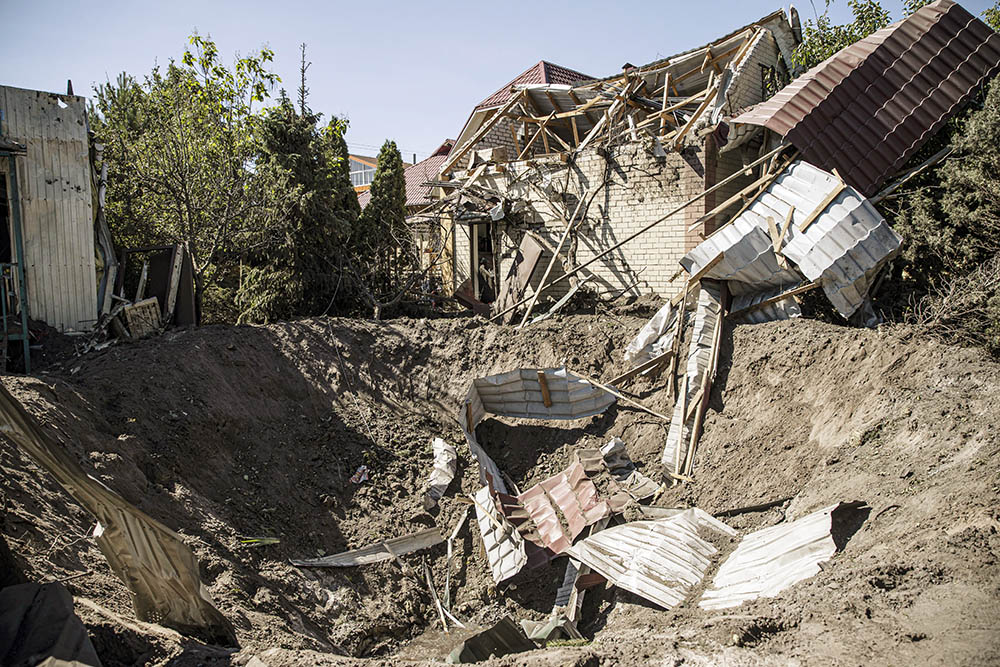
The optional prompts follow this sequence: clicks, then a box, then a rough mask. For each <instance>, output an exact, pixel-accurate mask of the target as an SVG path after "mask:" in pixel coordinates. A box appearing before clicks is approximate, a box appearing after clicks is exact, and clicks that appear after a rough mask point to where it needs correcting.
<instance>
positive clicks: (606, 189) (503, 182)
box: [454, 137, 749, 298]
mask: <svg viewBox="0 0 1000 667" xmlns="http://www.w3.org/2000/svg"><path fill="white" fill-rule="evenodd" d="M706 153H707V154H706ZM742 166H743V163H742V159H741V153H740V151H733V152H731V153H728V154H724V155H721V156H720V155H718V154H717V153H716V150H715V148H714V144H713V143H712V139H711V137H709V138H708V139H707V140H704V141H703V140H699V141H697V142H696V143H695V144H693V145H689V146H687V147H686V148H685V149H684V150H682V151H679V152H670V153H667V154H665V155H660V156H657V155H655V154H654V151H653V150H652V149H651V148H650V147H647V146H646V145H644V144H642V143H638V142H630V143H626V144H624V145H620V146H617V147H615V148H614V149H612V150H610V151H608V152H607V153H603V152H599V151H597V150H590V151H585V152H584V153H583V154H582V155H580V156H578V157H577V158H576V160H575V161H573V162H571V163H565V162H558V161H542V160H538V161H532V160H529V161H524V162H515V163H508V164H507V165H506V168H505V169H504V170H502V171H500V170H496V169H492V168H491V169H488V170H487V171H486V172H484V173H483V174H482V175H481V176H480V177H479V179H478V180H477V183H478V184H480V185H482V186H484V187H486V188H489V189H490V190H493V191H495V192H497V193H499V194H501V195H503V196H504V197H506V198H507V199H509V200H510V201H513V202H515V205H514V206H513V207H512V211H511V212H510V213H508V215H507V218H506V219H505V220H504V221H501V222H499V223H498V224H499V225H500V228H499V233H498V234H496V237H495V238H494V239H493V241H494V242H497V241H498V246H499V247H494V248H493V250H494V251H495V252H499V253H500V261H499V269H500V275H501V277H502V276H505V275H508V273H509V272H510V271H511V269H512V267H513V265H514V263H515V262H516V261H517V258H518V252H517V249H518V246H519V245H520V242H521V237H522V235H523V234H524V233H525V231H524V230H528V233H529V234H533V235H535V236H536V238H540V239H541V241H542V243H541V245H542V246H543V248H544V252H543V254H542V257H541V260H540V261H539V264H538V266H539V267H540V268H539V270H536V271H535V272H534V274H533V275H532V277H531V282H530V286H531V289H532V290H537V289H538V288H539V287H540V283H541V279H542V275H543V273H544V268H542V267H546V266H547V265H548V264H549V261H550V260H551V257H552V251H553V250H554V249H555V248H556V247H557V246H558V245H559V241H560V238H561V237H562V235H563V233H564V232H565V229H566V224H565V222H564V218H565V219H567V220H568V219H569V218H570V217H571V216H572V215H573V212H574V210H575V209H576V208H577V204H578V202H579V201H580V199H581V198H583V199H584V203H583V205H581V206H580V211H579V213H578V214H577V217H576V218H575V219H574V220H573V224H574V225H575V226H576V232H577V233H576V234H575V239H574V238H573V237H572V236H571V238H570V239H568V240H567V243H566V244H565V246H564V247H563V248H562V250H561V252H560V261H557V262H556V264H555V266H554V267H553V270H552V273H551V275H550V277H549V281H551V280H553V279H555V278H558V277H559V276H560V275H562V273H563V262H564V261H566V262H567V263H568V264H569V265H570V266H576V265H579V264H582V263H584V262H587V261H588V260H590V259H592V258H594V257H595V256H596V255H598V254H600V253H602V252H604V251H605V250H607V249H608V248H610V247H611V246H613V245H615V244H616V243H618V242H619V241H621V240H622V239H624V238H626V237H628V236H630V235H632V234H634V233H635V232H637V231H639V230H640V229H642V228H644V227H646V226H647V225H649V224H650V223H652V222H654V221H656V220H658V219H660V218H662V217H663V216H664V215H665V214H667V213H669V212H670V211H671V210H673V209H675V208H677V207H679V206H681V205H682V204H684V203H685V202H687V201H688V200H690V199H691V198H693V197H696V196H698V195H700V194H702V193H703V192H704V190H705V188H706V187H709V186H711V185H714V184H715V183H716V182H718V181H721V180H722V179H724V178H725V177H726V176H728V175H730V174H732V173H734V172H735V171H737V170H739V169H740V168H742ZM745 180H746V181H748V180H749V177H747V178H746V179H735V180H734V181H733V182H732V183H731V184H728V185H727V186H726V187H725V188H721V189H720V190H719V191H717V192H715V193H711V194H710V195H709V196H707V197H704V198H703V199H701V200H699V201H697V202H695V203H694V204H692V205H690V206H688V207H686V208H685V209H684V210H682V211H681V212H679V213H677V214H675V215H673V216H671V217H670V218H668V219H666V220H664V221H663V222H661V223H660V224H658V225H657V226H655V227H653V228H652V229H650V230H649V231H647V232H645V233H644V234H642V235H641V236H640V237H638V238H636V239H635V240H634V241H632V242H630V243H628V244H626V245H624V246H622V247H621V248H619V249H616V250H615V251H614V252H612V253H610V254H608V255H607V256H606V257H604V258H602V259H601V260H599V261H597V262H595V263H594V264H592V265H591V266H589V267H588V269H587V270H585V271H584V272H583V273H582V275H581V278H587V277H588V276H592V277H591V278H590V279H589V281H588V287H589V288H590V289H593V290H595V291H597V292H598V293H600V294H602V295H612V294H619V293H622V292H625V293H627V294H631V295H639V294H650V293H651V294H657V295H659V296H661V297H664V298H670V297H672V296H674V295H676V294H677V293H679V292H680V290H681V289H682V288H683V284H684V280H683V275H682V274H681V273H680V272H679V267H680V265H679V261H680V259H681V258H682V257H683V256H684V254H685V253H686V252H688V251H690V250H691V249H692V248H694V247H695V246H696V245H697V244H698V243H700V242H701V241H702V239H703V237H704V235H705V234H708V233H711V231H713V229H714V227H713V221H712V220H711V219H710V220H708V221H701V222H699V221H700V219H701V218H703V217H704V215H705V214H706V213H707V212H709V211H711V210H712V209H713V208H714V207H715V206H716V205H717V203H721V202H722V201H724V200H725V199H727V198H728V197H730V196H731V195H732V194H733V193H735V192H737V191H739V190H740V189H741V188H742V187H743V186H744V184H745V183H744V181H745ZM595 190H596V194H595ZM591 197H592V199H591ZM588 202H589V206H588ZM716 217H717V218H718V217H720V216H716ZM696 223H697V224H696ZM480 225H482V223H480ZM692 225H694V226H695V227H694V229H693V230H692V229H691V227H692ZM486 234H489V231H488V230H482V231H479V232H478V236H479V237H482V236H484V235H486ZM454 238H455V265H456V275H455V284H456V285H460V284H461V283H462V282H463V281H465V280H466V279H468V278H470V277H472V275H473V271H474V270H475V269H476V268H477V261H476V257H477V256H479V255H478V252H474V248H473V244H474V243H477V241H476V239H477V230H476V225H472V224H459V225H456V230H455V237H454ZM478 243H480V245H481V244H482V242H481V241H479V242H478ZM476 250H477V251H478V250H479V249H478V248H477V249H476ZM480 279H482V278H480ZM571 284H572V283H571V282H570V281H569V280H567V281H563V282H561V283H559V284H557V285H555V286H553V287H552V288H550V289H548V290H546V292H545V295H546V296H547V297H549V298H558V297H560V296H562V295H564V294H566V292H567V291H568V290H569V289H570V287H571Z"/></svg>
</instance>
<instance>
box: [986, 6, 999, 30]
mask: <svg viewBox="0 0 1000 667" xmlns="http://www.w3.org/2000/svg"><path fill="white" fill-rule="evenodd" d="M982 16H983V21H984V22H985V23H986V25H988V26H989V27H991V28H993V29H994V30H996V31H997V32H1000V2H995V3H993V6H992V7H987V8H986V9H984V10H983V14H982Z"/></svg>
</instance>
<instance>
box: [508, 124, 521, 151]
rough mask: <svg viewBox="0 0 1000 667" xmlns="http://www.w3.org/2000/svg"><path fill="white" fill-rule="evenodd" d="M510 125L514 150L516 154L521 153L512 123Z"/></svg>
mask: <svg viewBox="0 0 1000 667" xmlns="http://www.w3.org/2000/svg"><path fill="white" fill-rule="evenodd" d="M509 127H510V137H511V139H513V140H514V150H516V151H517V153H518V155H520V154H521V143H520V142H519V141H518V140H517V130H515V129H514V123H511V124H510V125H509Z"/></svg>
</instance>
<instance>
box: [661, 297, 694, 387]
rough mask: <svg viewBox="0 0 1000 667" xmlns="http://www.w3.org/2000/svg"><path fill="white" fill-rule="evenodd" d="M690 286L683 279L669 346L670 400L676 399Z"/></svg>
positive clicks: (668, 384) (668, 381)
mask: <svg viewBox="0 0 1000 667" xmlns="http://www.w3.org/2000/svg"><path fill="white" fill-rule="evenodd" d="M690 288H691V281H690V280H685V281H684V289H683V290H682V291H681V300H680V303H679V306H680V310H678V311H677V321H676V322H674V341H673V345H671V346H670V377H669V378H668V379H667V393H669V394H670V398H671V400H673V401H674V402H676V401H677V360H678V358H679V356H680V353H681V337H682V336H683V335H684V316H685V314H686V313H687V295H688V290H689V289H690Z"/></svg>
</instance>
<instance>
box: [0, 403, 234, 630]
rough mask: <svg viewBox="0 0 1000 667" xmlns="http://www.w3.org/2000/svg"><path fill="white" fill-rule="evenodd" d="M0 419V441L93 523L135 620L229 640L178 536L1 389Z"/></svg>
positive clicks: (195, 562) (195, 565)
mask: <svg viewBox="0 0 1000 667" xmlns="http://www.w3.org/2000/svg"><path fill="white" fill-rule="evenodd" d="M0 422H2V423H3V435H4V437H5V438H6V439H7V440H10V441H11V442H12V443H13V444H14V445H15V447H18V448H20V449H22V450H23V451H24V452H25V453H26V454H27V455H28V456H30V457H31V458H32V459H34V461H35V463H37V464H38V465H39V466H41V467H42V468H44V469H45V470H46V471H48V473H49V474H51V475H52V477H53V478H55V480H56V482H58V483H59V485H60V486H61V487H62V488H63V489H65V491H66V492H67V493H68V494H69V495H70V496H72V497H73V499H74V500H76V501H77V502H78V503H80V504H81V505H82V506H83V507H84V508H85V509H86V510H87V511H88V512H90V513H91V514H93V515H94V516H95V517H96V518H97V528H95V529H94V540H95V541H96V542H97V547H98V548H99V549H100V550H101V553H103V554H104V557H105V558H107V560H108V564H109V565H110V566H111V570H112V571H113V572H114V573H115V575H117V576H118V578H119V579H121V580H122V582H124V584H125V586H126V587H127V588H128V589H129V591H130V592H131V593H132V605H133V606H134V607H135V613H136V617H137V618H138V619H139V620H141V621H148V622H151V623H159V624H160V625H165V626H167V627H170V628H174V629H175V630H178V631H179V632H182V633H185V634H192V635H195V636H198V637H200V638H202V639H207V640H208V641H211V642H213V643H219V644H224V645H227V646H228V645H231V642H235V641H236V634H235V632H234V631H233V626H232V624H230V622H229V620H228V619H226V617H225V616H223V615H222V612H220V611H219V610H218V608H217V607H216V606H215V604H213V602H212V596H211V594H210V593H209V591H208V588H207V587H206V586H205V584H204V583H202V581H201V577H200V574H199V569H198V559H197V558H195V555H194V552H192V551H191V548H190V547H189V546H188V545H187V544H185V543H184V541H183V540H182V539H181V537H180V535H178V534H177V533H175V532H174V531H172V530H170V529H169V528H167V527H166V526H164V525H163V524H162V523H160V522H159V521H157V520H156V519H154V518H152V517H150V516H149V515H148V514H146V513H144V512H143V511H142V510H140V509H139V508H138V507H135V506H134V505H132V504H131V503H129V502H128V501H126V500H125V499H124V498H122V497H121V496H119V495H118V494H117V493H115V492H114V491H112V490H111V489H109V488H108V487H107V486H105V485H104V484H102V483H101V482H99V481H97V479H96V478H94V477H93V476H91V475H89V474H87V472H86V471H85V470H84V469H83V468H82V467H80V464H79V463H78V462H77V460H76V459H75V458H74V457H72V456H70V455H69V453H68V452H67V450H66V449H65V448H64V447H62V446H61V444H59V443H56V442H53V441H52V440H51V439H50V438H48V437H47V436H46V435H45V433H44V432H43V431H42V430H41V427H40V426H39V425H38V422H36V421H35V420H34V419H33V418H32V417H31V416H30V415H29V414H28V413H27V412H26V411H25V409H24V407H23V406H22V405H21V404H20V403H19V402H18V401H17V399H15V398H14V397H13V396H12V395H11V394H10V392H8V391H7V389H5V388H4V387H3V386H2V385H0Z"/></svg>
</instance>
